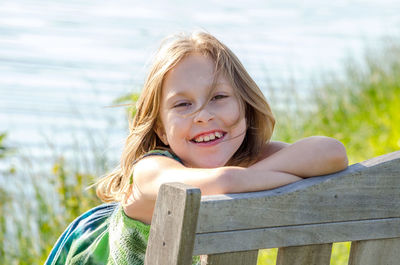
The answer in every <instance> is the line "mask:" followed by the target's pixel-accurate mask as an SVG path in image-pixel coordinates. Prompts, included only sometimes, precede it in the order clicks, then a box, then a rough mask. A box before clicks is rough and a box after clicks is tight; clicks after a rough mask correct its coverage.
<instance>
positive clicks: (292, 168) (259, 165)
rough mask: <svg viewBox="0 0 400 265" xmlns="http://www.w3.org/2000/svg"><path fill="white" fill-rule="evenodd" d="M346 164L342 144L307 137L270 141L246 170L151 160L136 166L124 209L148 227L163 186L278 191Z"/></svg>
mask: <svg viewBox="0 0 400 265" xmlns="http://www.w3.org/2000/svg"><path fill="white" fill-rule="evenodd" d="M346 166H347V156H346V151H345V149H344V147H343V145H342V144H341V143H340V142H338V141H336V140H334V139H331V138H327V137H310V138H306V139H303V140H300V141H298V142H296V143H294V144H292V145H288V144H285V143H280V142H272V143H269V144H268V145H266V146H265V148H264V149H263V150H262V153H261V156H260V159H259V161H258V162H256V163H255V164H253V165H252V166H250V167H248V168H243V167H231V166H229V167H220V168H187V167H185V166H183V165H182V164H180V163H179V162H177V161H175V160H173V159H170V158H167V157H162V156H150V157H146V158H144V159H142V160H140V161H139V162H138V163H137V164H136V165H135V170H134V184H133V188H132V194H131V196H130V197H129V198H128V201H127V205H126V206H124V210H125V212H126V214H127V215H128V216H130V217H132V218H135V219H138V220H142V221H144V222H146V223H150V221H151V216H152V213H153V208H154V203H155V200H156V197H157V193H158V190H159V188H160V186H161V185H162V184H163V183H167V182H182V183H185V184H188V185H191V186H194V187H198V188H200V189H201V192H202V195H211V194H223V193H238V192H250V191H258V190H267V189H272V188H276V187H279V186H282V185H286V184H289V183H292V182H295V181H298V180H300V179H301V177H309V176H316V175H323V174H328V173H332V172H335V171H339V170H342V169H344V168H346ZM299 176H301V177H299Z"/></svg>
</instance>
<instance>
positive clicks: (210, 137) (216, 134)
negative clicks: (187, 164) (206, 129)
mask: <svg viewBox="0 0 400 265" xmlns="http://www.w3.org/2000/svg"><path fill="white" fill-rule="evenodd" d="M221 137H222V133H220V132H214V133H210V134H206V135H201V136H199V137H197V138H196V139H194V141H195V142H197V143H201V142H208V141H212V140H214V139H215V138H221Z"/></svg>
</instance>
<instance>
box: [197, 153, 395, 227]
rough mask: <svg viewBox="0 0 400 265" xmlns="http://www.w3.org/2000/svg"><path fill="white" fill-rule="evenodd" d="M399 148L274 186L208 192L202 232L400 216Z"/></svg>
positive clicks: (201, 215) (203, 206)
mask: <svg viewBox="0 0 400 265" xmlns="http://www.w3.org/2000/svg"><path fill="white" fill-rule="evenodd" d="M399 190H400V151H398V152H395V153H391V154H388V155H385V156H381V157H377V158H375V159H371V160H368V161H365V162H363V163H359V164H355V165H352V166H350V167H349V168H348V169H346V170H344V171H342V172H339V173H336V174H331V175H326V176H320V177H314V178H309V179H305V180H302V181H300V182H296V183H292V184H290V185H287V186H284V187H280V188H277V189H274V190H269V191H262V192H252V193H241V194H225V195H213V196H204V197H203V198H202V202H201V206H200V212H199V221H198V226H197V233H199V234H201V233H209V232H218V231H230V230H240V229H256V228H265V227H278V226H289V225H299V224H303V225H304V224H316V223H326V222H342V221H354V220H367V219H381V218H391V217H400V192H399Z"/></svg>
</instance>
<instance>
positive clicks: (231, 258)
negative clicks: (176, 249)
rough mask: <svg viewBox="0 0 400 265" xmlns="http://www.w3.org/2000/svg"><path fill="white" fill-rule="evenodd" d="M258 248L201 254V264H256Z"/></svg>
mask: <svg viewBox="0 0 400 265" xmlns="http://www.w3.org/2000/svg"><path fill="white" fill-rule="evenodd" d="M257 258H258V250H253V251H241V252H232V253H223V254H216V255H208V256H207V255H203V256H202V257H201V265H257Z"/></svg>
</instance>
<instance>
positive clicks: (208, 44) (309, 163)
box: [47, 32, 347, 264]
mask: <svg viewBox="0 0 400 265" xmlns="http://www.w3.org/2000/svg"><path fill="white" fill-rule="evenodd" d="M136 107H137V111H136V115H135V116H134V118H133V120H132V122H131V126H130V134H129V136H128V138H127V140H126V144H125V149H124V151H123V154H122V158H121V164H120V167H119V168H117V169H116V170H115V171H114V172H112V173H111V174H110V175H109V176H106V177H105V178H103V179H101V180H100V181H99V182H98V187H97V194H98V196H99V197H100V198H101V199H102V200H103V201H105V202H120V203H119V204H116V203H114V204H106V205H102V206H100V207H97V208H95V209H92V210H91V211H89V212H88V213H86V214H84V215H83V216H81V217H79V218H78V219H77V220H75V221H74V222H73V223H72V224H71V225H70V226H69V227H68V229H67V231H66V232H64V234H63V235H62V236H61V238H60V239H59V240H58V242H57V243H56V246H55V248H54V249H53V251H52V252H51V254H50V256H49V258H48V260H47V264H143V258H144V254H145V251H146V244H147V238H148V231H149V224H150V223H151V218H152V214H153V209H154V204H155V200H156V196H157V192H158V189H159V187H160V185H161V184H163V183H166V182H183V183H186V184H188V185H191V186H195V187H199V188H200V189H201V192H202V194H204V195H207V194H208V195H209V194H221V193H238V192H250V191H259V190H265V189H272V188H275V187H278V186H282V185H286V184H289V183H292V182H295V181H298V180H300V179H302V178H306V177H311V176H316V175H323V174H328V173H332V172H335V171H339V170H343V169H345V168H346V167H347V156H346V151H345V148H344V147H343V145H342V144H341V143H340V142H338V141H337V140H334V139H331V138H327V137H310V138H306V139H303V140H300V141H298V142H296V143H294V144H291V145H289V144H286V143H282V142H272V141H270V138H271V135H272V132H273V128H274V123H275V120H274V118H273V116H272V113H271V110H270V107H269V105H268V103H267V101H266V100H265V98H264V96H263V94H262V93H261V91H260V89H259V88H258V86H257V85H256V84H255V82H254V81H253V80H252V79H251V77H250V76H249V74H248V73H247V72H246V70H245V69H244V67H243V66H242V64H241V63H240V62H239V60H238V59H237V57H236V56H235V55H234V54H233V53H232V52H231V51H230V50H229V49H228V48H227V47H226V46H225V45H224V44H222V43H221V42H219V41H218V40H217V39H216V38H215V37H213V36H211V35H210V34H208V33H203V32H200V33H193V34H191V35H177V36H174V37H172V38H169V39H167V40H166V41H164V42H163V43H162V45H161V48H160V49H159V51H158V53H157V54H156V57H155V61H154V62H153V64H152V67H151V69H150V73H149V75H148V77H147V79H146V82H145V84H144V88H143V91H142V94H141V97H140V99H139V100H138V102H137V105H136Z"/></svg>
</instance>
